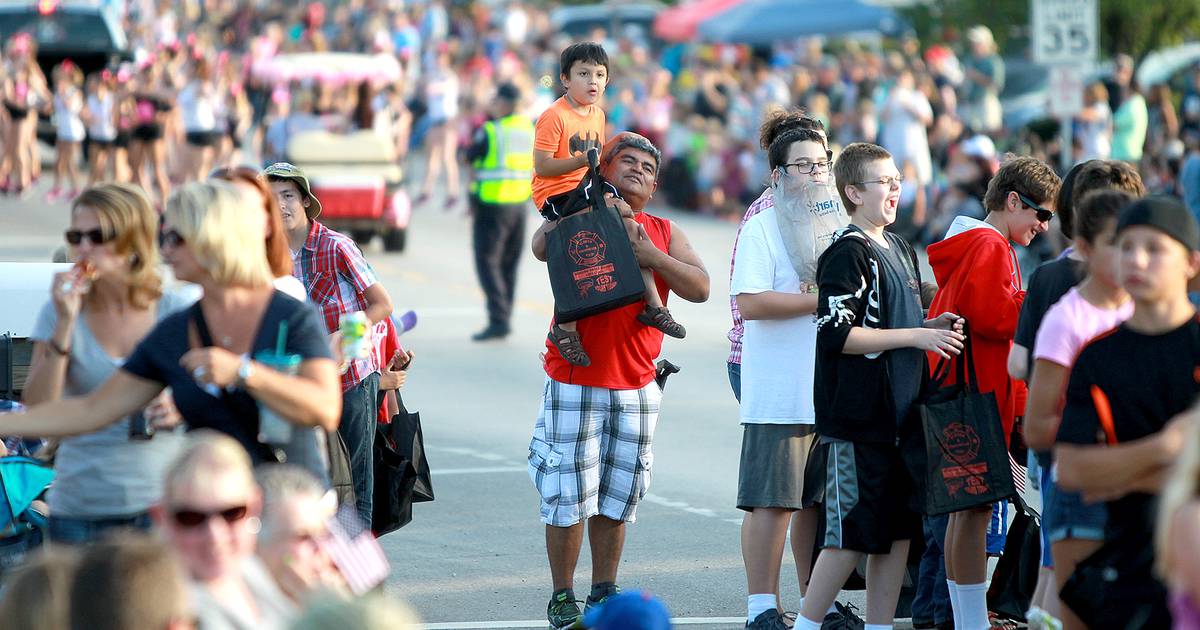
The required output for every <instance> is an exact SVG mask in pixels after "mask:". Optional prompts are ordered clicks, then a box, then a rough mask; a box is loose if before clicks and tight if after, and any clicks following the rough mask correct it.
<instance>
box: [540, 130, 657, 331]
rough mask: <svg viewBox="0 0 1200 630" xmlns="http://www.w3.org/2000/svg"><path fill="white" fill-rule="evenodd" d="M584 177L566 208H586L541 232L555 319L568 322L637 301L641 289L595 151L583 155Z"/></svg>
mask: <svg viewBox="0 0 1200 630" xmlns="http://www.w3.org/2000/svg"><path fill="white" fill-rule="evenodd" d="M588 159H589V162H590V164H589V166H588V174H587V175H585V176H584V178H583V180H582V181H581V182H580V183H579V187H578V188H576V189H575V190H574V191H573V192H572V193H571V198H570V199H569V200H568V201H567V203H566V205H567V207H568V210H571V209H573V207H574V206H579V205H587V206H590V207H591V212H577V213H575V214H571V215H570V216H567V217H566V218H565V219H560V220H559V222H558V225H557V226H556V227H555V228H554V229H553V230H551V231H550V232H549V233H547V234H546V269H547V271H548V272H549V274H550V288H551V289H552V290H553V291H554V310H555V313H554V318H555V321H558V322H560V323H561V322H573V321H575V320H578V319H582V318H584V317H588V316H591V315H596V314H598V313H603V312H606V311H611V310H613V309H615V308H620V307H622V306H627V305H629V304H633V303H635V302H638V301H639V300H641V299H642V298H643V296H644V294H645V291H646V286H645V283H644V282H643V281H642V271H641V268H640V266H639V265H638V262H637V258H636V257H635V256H634V254H633V246H632V245H630V244H629V235H628V233H627V232H626V231H625V222H624V221H623V220H622V219H621V215H620V214H619V213H618V212H617V210H616V209H615V208H612V207H610V206H608V205H607V204H605V202H604V193H603V191H604V190H605V187H606V184H605V183H604V181H603V180H602V179H601V178H600V173H599V171H598V170H597V169H598V166H599V165H598V164H597V162H596V161H595V159H596V156H595V152H589V153H588Z"/></svg>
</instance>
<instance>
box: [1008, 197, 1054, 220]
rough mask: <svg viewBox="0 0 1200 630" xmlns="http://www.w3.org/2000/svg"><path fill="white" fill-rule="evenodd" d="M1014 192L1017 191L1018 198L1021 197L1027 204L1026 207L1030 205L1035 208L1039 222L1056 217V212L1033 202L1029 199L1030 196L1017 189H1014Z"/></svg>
mask: <svg viewBox="0 0 1200 630" xmlns="http://www.w3.org/2000/svg"><path fill="white" fill-rule="evenodd" d="M1013 193H1015V194H1016V195H1017V199H1020V200H1021V203H1023V204H1025V206H1026V207H1028V208H1029V209H1030V210H1033V211H1034V212H1036V213H1037V220H1038V221H1039V222H1041V223H1045V222H1047V221H1049V220H1050V219H1053V218H1054V212H1052V211H1050V210H1047V209H1045V208H1043V207H1041V206H1039V205H1037V204H1036V203H1033V202H1032V201H1030V200H1029V197H1026V196H1025V195H1022V194H1021V193H1019V192H1017V191H1015V190H1014V191H1013Z"/></svg>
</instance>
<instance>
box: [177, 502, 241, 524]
mask: <svg viewBox="0 0 1200 630" xmlns="http://www.w3.org/2000/svg"><path fill="white" fill-rule="evenodd" d="M249 511H250V509H249V508H248V507H246V506H245V505H235V506H233V507H228V508H225V509H224V510H217V511H215V512H201V511H199V510H174V511H173V512H171V518H173V519H175V524H176V525H179V526H180V527H187V528H192V527H199V526H201V525H203V524H205V523H207V522H208V520H209V519H211V518H214V517H217V516H219V517H221V519H222V520H224V521H225V522H226V523H228V524H231V525H232V524H233V523H236V522H238V521H240V520H242V519H244V518H246V514H247V513H249Z"/></svg>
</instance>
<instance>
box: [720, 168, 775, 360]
mask: <svg viewBox="0 0 1200 630" xmlns="http://www.w3.org/2000/svg"><path fill="white" fill-rule="evenodd" d="M774 207H775V195H774V193H772V192H771V189H770V188H768V189H766V190H764V191H763V194H761V195H759V196H758V199H755V200H754V203H752V204H750V207H749V208H748V209H747V210H746V216H744V217H742V224H741V225H739V226H738V229H737V236H735V237H734V238H733V255H732V256H730V258H729V281H730V282H733V261H734V260H736V259H737V245H738V239H739V238H741V236H742V228H744V227H746V222H747V221H749V220H750V217H752V216H754V215H756V214H758V213H760V212H762V211H763V210H767V209H769V208H774ZM729 310H730V311H731V312H732V313H733V328H730V329H729V342H730V344H731V347H730V350H729V360H728V362H729V363H736V364H738V365H741V364H742V335H743V334H745V332H746V323H745V322H744V321H743V320H742V314H741V312H739V311H738V307H737V298H736V297H735V296H732V295H731V296H729Z"/></svg>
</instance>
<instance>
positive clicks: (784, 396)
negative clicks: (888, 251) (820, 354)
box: [729, 208, 817, 424]
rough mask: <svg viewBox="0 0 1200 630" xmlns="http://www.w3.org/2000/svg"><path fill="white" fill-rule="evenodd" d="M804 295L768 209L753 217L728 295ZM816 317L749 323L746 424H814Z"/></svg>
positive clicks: (742, 239)
mask: <svg viewBox="0 0 1200 630" xmlns="http://www.w3.org/2000/svg"><path fill="white" fill-rule="evenodd" d="M766 291H776V292H779V293H793V294H799V293H800V276H798V275H796V269H795V268H794V267H792V263H791V260H790V259H788V255H787V250H785V249H784V245H783V238H782V237H781V236H780V234H779V227H778V224H777V222H776V220H775V209H774V208H769V209H767V210H764V211H762V212H761V213H759V214H756V215H754V216H753V217H750V220H749V221H746V225H745V226H744V227H743V228H742V235H741V236H740V237H739V238H738V244H737V255H736V256H735V257H734V260H733V280H732V281H731V282H730V286H729V294H730V295H731V296H737V295H738V294H742V293H746V294H757V293H764V292H766ZM816 346H817V324H816V314H815V313H814V314H809V315H801V316H800V317H793V318H791V319H779V320H749V319H748V320H746V332H745V335H744V336H743V337H742V404H741V422H742V424H815V423H816V414H815V412H814V411H813V371H814V368H815V365H816Z"/></svg>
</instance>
